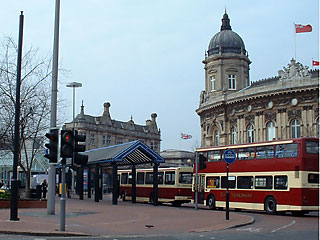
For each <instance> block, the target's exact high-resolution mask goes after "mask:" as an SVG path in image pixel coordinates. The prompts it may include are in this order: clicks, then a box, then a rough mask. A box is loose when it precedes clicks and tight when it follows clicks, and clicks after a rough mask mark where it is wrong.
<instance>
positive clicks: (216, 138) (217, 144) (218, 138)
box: [214, 130, 220, 146]
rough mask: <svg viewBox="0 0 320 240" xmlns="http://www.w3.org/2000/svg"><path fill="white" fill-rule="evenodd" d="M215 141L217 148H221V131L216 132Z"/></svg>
mask: <svg viewBox="0 0 320 240" xmlns="http://www.w3.org/2000/svg"><path fill="white" fill-rule="evenodd" d="M214 140H215V144H216V146H219V142H220V136H219V131H218V130H216V131H214Z"/></svg>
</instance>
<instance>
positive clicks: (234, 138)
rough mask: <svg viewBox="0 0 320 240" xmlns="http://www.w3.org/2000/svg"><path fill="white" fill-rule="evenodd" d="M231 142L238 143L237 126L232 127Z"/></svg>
mask: <svg viewBox="0 0 320 240" xmlns="http://www.w3.org/2000/svg"><path fill="white" fill-rule="evenodd" d="M231 144H237V129H236V128H235V127H233V128H232V129H231Z"/></svg>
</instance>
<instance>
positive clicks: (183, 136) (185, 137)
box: [181, 133, 192, 139]
mask: <svg viewBox="0 0 320 240" xmlns="http://www.w3.org/2000/svg"><path fill="white" fill-rule="evenodd" d="M181 138H182V139H191V138H192V136H191V135H189V134H184V133H181Z"/></svg>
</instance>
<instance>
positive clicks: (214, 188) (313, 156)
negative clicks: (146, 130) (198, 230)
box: [193, 138, 319, 214]
mask: <svg viewBox="0 0 320 240" xmlns="http://www.w3.org/2000/svg"><path fill="white" fill-rule="evenodd" d="M226 149H232V150H233V151H234V152H235V153H236V156H237V158H236V160H235V162H234V163H232V164H230V165H229V178H228V179H227V174H226V163H225V162H224V161H223V153H224V151H225V150H226ZM196 152H197V154H198V156H199V155H200V154H202V155H203V156H204V157H205V158H206V160H207V162H206V164H202V168H203V166H204V165H206V166H205V168H204V169H202V170H201V169H200V170H199V174H198V183H199V184H198V188H197V190H198V202H199V203H203V204H204V205H206V206H208V207H209V208H210V209H215V208H224V207H226V187H227V183H228V185H229V189H230V208H235V209H249V210H264V211H265V212H267V213H269V214H275V213H276V212H280V211H282V212H285V211H290V212H292V213H293V214H304V213H308V212H309V211H318V210H319V139H318V138H298V139H290V140H278V141H270V142H262V143H250V144H239V145H230V146H217V147H209V148H199V149H197V150H196ZM205 158H203V157H201V159H205ZM200 165H201V164H200ZM227 180H228V181H227ZM193 181H194V182H195V178H194V179H193ZM194 191H195V184H193V198H194V195H195V194H194Z"/></svg>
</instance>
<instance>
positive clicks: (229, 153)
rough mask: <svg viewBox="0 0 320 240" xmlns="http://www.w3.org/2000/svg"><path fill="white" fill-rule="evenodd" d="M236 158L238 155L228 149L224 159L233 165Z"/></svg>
mask: <svg viewBox="0 0 320 240" xmlns="http://www.w3.org/2000/svg"><path fill="white" fill-rule="evenodd" d="M236 157H237V156H236V153H235V152H234V151H233V150H231V149H228V150H226V151H225V152H224V153H223V159H224V161H225V162H226V163H228V164H232V163H233V162H234V161H235V160H236Z"/></svg>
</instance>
